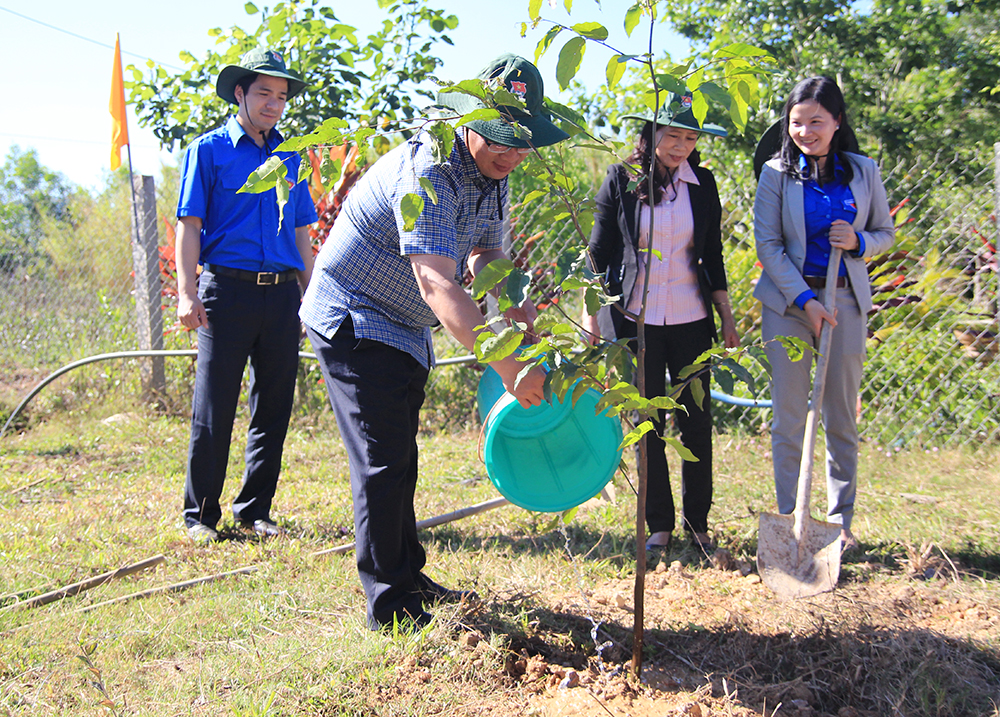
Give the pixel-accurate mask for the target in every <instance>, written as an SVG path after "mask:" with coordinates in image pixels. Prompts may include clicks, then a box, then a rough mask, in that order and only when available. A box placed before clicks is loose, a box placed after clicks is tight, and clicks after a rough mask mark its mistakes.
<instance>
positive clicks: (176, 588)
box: [73, 565, 258, 613]
mask: <svg viewBox="0 0 1000 717" xmlns="http://www.w3.org/2000/svg"><path fill="white" fill-rule="evenodd" d="M257 570H258V566H257V565H247V566H245V567H242V568H237V569H236V570H230V571H228V572H225V573H217V574H215V575H206V576H205V577H203V578H195V579H194V580H185V581H184V582H181V583H173V584H172V585H163V586H162V587H158V588H151V589H149V590H142V591H140V592H137V593H132V594H131V595H122V596H121V597H116V598H112V599H111V600H105V601H104V602H99V603H95V604H93V605H87V606H85V607H81V608H78V609H76V610H74V611H73V612H76V613H81V612H90V611H91V610H96V609H97V608H99V607H104V606H106V605H114V604H115V603H120V602H128V601H129V600H135V599H137V598H144V597H149V596H150V595H159V594H160V593H175V592H180V591H181V590H187V589H188V588H191V587H194V586H195V585H203V584H204V583H211V582H214V581H216V580H222V579H223V578H228V577H231V576H233V575H246V574H248V573H253V572H256V571H257Z"/></svg>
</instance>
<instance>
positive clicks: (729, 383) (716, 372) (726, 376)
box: [712, 366, 736, 396]
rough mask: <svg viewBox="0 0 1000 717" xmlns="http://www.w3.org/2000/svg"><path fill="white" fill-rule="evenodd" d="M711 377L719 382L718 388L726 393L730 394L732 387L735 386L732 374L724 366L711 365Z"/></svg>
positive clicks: (731, 393)
mask: <svg viewBox="0 0 1000 717" xmlns="http://www.w3.org/2000/svg"><path fill="white" fill-rule="evenodd" d="M712 377H713V378H714V379H715V382H716V383H718V384H719V388H721V389H722V390H723V392H725V393H728V394H729V395H730V396H732V395H733V389H734V388H735V387H736V382H735V381H733V374H731V373H730V372H729V371H727V370H726V369H724V368H721V367H719V366H713V367H712Z"/></svg>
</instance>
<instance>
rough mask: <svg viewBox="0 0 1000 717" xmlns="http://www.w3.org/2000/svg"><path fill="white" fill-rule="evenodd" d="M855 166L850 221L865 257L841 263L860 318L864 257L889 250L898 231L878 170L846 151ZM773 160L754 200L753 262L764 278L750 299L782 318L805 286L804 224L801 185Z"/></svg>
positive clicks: (866, 290)
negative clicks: (862, 241) (854, 213)
mask: <svg viewBox="0 0 1000 717" xmlns="http://www.w3.org/2000/svg"><path fill="white" fill-rule="evenodd" d="M845 154H846V155H847V157H848V159H849V160H850V161H851V163H852V164H853V166H854V179H852V180H851V193H852V194H853V195H854V203H855V204H856V205H857V208H858V214H857V217H855V219H854V222H853V225H852V226H853V227H854V230H855V231H861V232H864V237H865V253H864V254H863V255H862V256H854V254H853V252H844V255H843V256H844V263H845V264H846V266H847V276H848V279H849V280H850V284H851V290H852V291H853V293H854V297H855V299H856V300H857V302H858V308H860V309H861V314H862V316H863V315H865V314H867V313H868V311H870V310H871V308H872V292H871V285H870V284H869V282H868V270H867V269H866V267H865V262H864V260H865V258H866V257H872V256H876V255H877V254H881V253H883V252H885V251H887V250H888V249H889V248H890V247H891V246H892V242H893V238H894V237H895V234H896V229H895V227H894V226H893V223H892V217H891V216H889V202H888V200H887V199H886V196H885V187H884V186H883V185H882V177H881V175H880V174H879V171H878V165H876V164H875V162H874V161H872V160H871V159H869V158H868V157H864V156H862V155H860V154H851V153H848V152H845ZM778 167H779V164H778V160H777V159H772V160H770V161H768V162H767V163H766V164H765V165H764V170H763V171H762V172H761V175H760V182H759V183H758V184H757V197H756V199H755V200H754V204H753V211H754V221H753V231H754V241H755V242H756V245H757V258H758V259H760V263H761V265H762V266H763V267H764V273H763V275H762V276H761V277H760V281H758V282H757V287H756V288H755V289H754V292H753V294H754V296H755V297H756V298H757V299H759V300H760V302H761V303H762V304H764V306H767V307H768V308H770V309H773V310H774V311H776V312H778V313H779V314H784V313H785V309H787V308H788V307H789V306H792V305H793V304H794V303H795V299H796V297H798V296H799V295H800V294H801V293H802V292H803V291H806V290H807V289H808V288H809V286H808V285H807V284H806V282H805V279H803V278H802V266H803V265H804V264H805V260H806V219H805V208H804V205H803V200H802V180H800V179H795V178H793V177H790V176H788V175H787V174H783V173H782V172H781V171H780V170H779V169H778Z"/></svg>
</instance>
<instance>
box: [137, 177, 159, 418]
mask: <svg viewBox="0 0 1000 717" xmlns="http://www.w3.org/2000/svg"><path fill="white" fill-rule="evenodd" d="M133 190H134V191H133V198H134V201H135V210H134V211H133V212H132V237H133V242H132V267H133V269H134V272H135V311H136V323H137V335H138V339H139V348H140V349H142V350H161V349H162V348H163V312H162V311H161V308H160V307H161V292H162V282H161V280H160V237H159V231H158V230H157V215H156V185H155V182H154V181H153V178H152V177H148V176H144V175H139V176H136V177H135V178H134V179H133ZM139 366H140V368H139V371H140V375H141V378H142V398H143V401H146V402H149V401H157V402H160V401H162V400H163V397H164V395H165V394H166V388H167V387H166V377H165V375H164V371H163V357H162V356H152V357H149V358H142V359H139Z"/></svg>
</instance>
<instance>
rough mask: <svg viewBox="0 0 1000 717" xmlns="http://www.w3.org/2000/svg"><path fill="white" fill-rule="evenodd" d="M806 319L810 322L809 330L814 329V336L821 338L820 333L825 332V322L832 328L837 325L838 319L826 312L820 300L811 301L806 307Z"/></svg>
mask: <svg viewBox="0 0 1000 717" xmlns="http://www.w3.org/2000/svg"><path fill="white" fill-rule="evenodd" d="M805 311H806V319H808V321H809V328H811V329H812V332H813V336H816V337H819V334H820V332H821V331H822V330H823V322H824V321H827V322H829V323H830V326H836V325H837V319H836V317H835V315H834V314H831V313H830V312H829V311H827V310H826V307H824V306H823V304H821V303H819V299H809V301H807V302H806V306H805Z"/></svg>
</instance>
